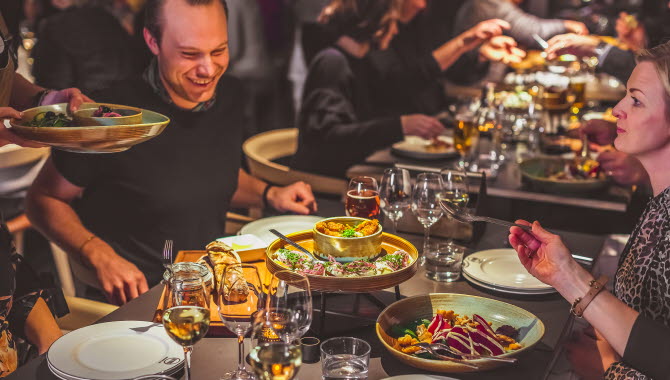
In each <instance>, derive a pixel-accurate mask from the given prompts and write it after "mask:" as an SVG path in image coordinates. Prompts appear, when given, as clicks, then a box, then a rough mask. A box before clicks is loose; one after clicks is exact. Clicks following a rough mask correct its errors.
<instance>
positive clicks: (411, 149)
mask: <svg viewBox="0 0 670 380" xmlns="http://www.w3.org/2000/svg"><path fill="white" fill-rule="evenodd" d="M438 138H439V139H440V140H442V141H444V142H446V143H447V144H449V145H450V146H449V147H448V148H447V149H446V150H445V151H444V152H429V151H427V150H426V146H427V145H428V144H430V140H426V139H422V138H421V137H418V136H407V137H405V140H404V141H400V142H397V143H395V144H393V145H392V146H391V152H393V153H396V154H399V155H401V156H405V157H409V158H416V159H419V160H439V159H444V158H450V157H457V156H458V152H456V150H455V149H454V140H453V139H452V138H451V137H448V136H439V137H438Z"/></svg>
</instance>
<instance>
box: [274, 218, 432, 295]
mask: <svg viewBox="0 0 670 380" xmlns="http://www.w3.org/2000/svg"><path fill="white" fill-rule="evenodd" d="M312 234H313V232H312V230H306V231H300V232H294V233H292V234H288V235H286V236H287V237H288V238H289V239H291V240H293V241H295V242H296V243H298V244H299V245H300V246H302V247H303V248H305V249H307V250H308V251H310V252H312V251H313V250H314V238H313V236H312ZM291 247H292V246H291V245H290V244H287V243H285V242H284V241H283V240H281V239H277V240H275V241H274V242H272V244H270V246H268V248H267V250H266V258H265V263H266V264H267V269H268V270H269V271H270V272H271V273H275V272H277V271H280V270H286V268H285V267H284V266H282V265H281V264H279V263H277V262H275V261H274V260H272V258H271V255H272V254H273V253H274V252H276V251H277V250H278V249H280V248H286V249H291ZM382 249H384V250H386V252H387V253H393V252H395V251H397V250H399V249H402V250H404V251H405V252H407V253H409V255H410V256H411V257H412V259H413V260H414V261H413V262H412V263H411V264H410V265H409V266H408V267H406V268H403V269H401V270H399V271H397V272H393V273H386V274H381V275H377V276H364V277H331V276H316V275H307V278H308V279H309V286H310V288H311V290H312V291H319V292H327V293H368V292H372V291H376V290H382V289H387V288H391V287H394V286H396V285H398V284H400V283H403V282H405V281H407V280H409V279H410V278H412V276H414V274H415V273H416V271H417V266H418V263H419V261H418V258H419V252H418V251H417V249H416V247H414V245H412V243H410V242H408V241H407V240H405V239H403V238H401V237H399V236H396V235H391V234H388V233H386V232H384V233H382Z"/></svg>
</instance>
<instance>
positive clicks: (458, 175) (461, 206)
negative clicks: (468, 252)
mask: <svg viewBox="0 0 670 380" xmlns="http://www.w3.org/2000/svg"><path fill="white" fill-rule="evenodd" d="M440 175H441V176H442V186H443V188H444V191H442V194H441V196H440V200H441V201H442V202H447V203H449V204H451V205H452V206H454V208H455V209H456V210H458V212H461V211H463V210H465V208H466V207H467V205H468V201H469V200H470V195H469V189H468V176H467V174H466V173H465V171H464V170H463V169H460V170H459V169H442V171H441V172H440ZM448 245H449V250H453V245H454V241H453V239H452V238H449V243H448Z"/></svg>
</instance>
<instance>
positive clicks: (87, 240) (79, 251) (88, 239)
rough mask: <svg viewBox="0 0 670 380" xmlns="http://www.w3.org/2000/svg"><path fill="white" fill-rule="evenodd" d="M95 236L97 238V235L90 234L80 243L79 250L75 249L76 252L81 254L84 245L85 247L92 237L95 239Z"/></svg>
mask: <svg viewBox="0 0 670 380" xmlns="http://www.w3.org/2000/svg"><path fill="white" fill-rule="evenodd" d="M95 238H97V236H95V235H91V236H89V237H88V238H87V239H86V240H85V241H84V242H83V243H81V245H80V246H79V250H78V251H77V253H79V254H81V253H82V251H83V250H84V247H86V244H88V243H90V242H91V240H93V239H95Z"/></svg>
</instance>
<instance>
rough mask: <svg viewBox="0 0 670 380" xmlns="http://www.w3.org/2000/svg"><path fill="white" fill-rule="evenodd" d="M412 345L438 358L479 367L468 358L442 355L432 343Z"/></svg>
mask: <svg viewBox="0 0 670 380" xmlns="http://www.w3.org/2000/svg"><path fill="white" fill-rule="evenodd" d="M412 346H415V347H419V348H421V350H422V351H425V352H428V353H429V354H431V355H433V356H435V357H436V358H438V359H442V360H448V361H451V362H454V363H459V364H462V365H464V366H466V367H470V368H473V369H479V366H478V365H476V364H473V363H469V362H467V361H466V360H463V359H456V358H453V357H451V356H446V355H442V354H439V353H437V350H435V349H433V347H432V345H430V344H428V343H423V342H421V343H417V344H413V345H412Z"/></svg>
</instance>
